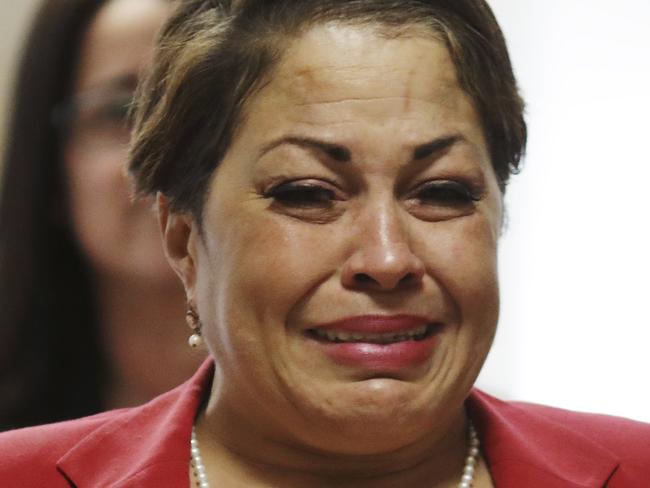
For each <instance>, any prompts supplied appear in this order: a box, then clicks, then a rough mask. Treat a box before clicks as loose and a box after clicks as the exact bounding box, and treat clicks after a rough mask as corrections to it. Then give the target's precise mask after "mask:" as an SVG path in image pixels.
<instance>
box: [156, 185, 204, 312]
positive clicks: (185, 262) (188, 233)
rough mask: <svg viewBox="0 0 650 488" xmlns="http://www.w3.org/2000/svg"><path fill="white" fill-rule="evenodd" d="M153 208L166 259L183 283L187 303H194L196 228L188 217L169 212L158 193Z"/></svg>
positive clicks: (164, 197) (167, 202)
mask: <svg viewBox="0 0 650 488" xmlns="http://www.w3.org/2000/svg"><path fill="white" fill-rule="evenodd" d="M156 206H157V208H158V223H159V225H160V232H161V234H162V239H163V248H164V250H165V256H166V257H167V261H168V262H169V264H170V266H171V267H172V268H173V270H174V271H175V272H176V274H177V275H178V277H179V278H180V279H181V281H182V282H183V286H184V287H185V294H186V296H187V300H188V302H190V301H193V300H194V291H195V286H196V262H197V259H196V258H197V249H196V242H197V238H198V226H197V225H196V223H195V221H194V218H193V217H191V216H190V215H188V214H186V213H177V212H171V211H170V207H169V199H168V198H167V197H166V196H164V195H163V194H162V193H160V192H159V193H158V194H157V195H156Z"/></svg>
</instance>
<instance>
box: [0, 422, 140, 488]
mask: <svg viewBox="0 0 650 488" xmlns="http://www.w3.org/2000/svg"><path fill="white" fill-rule="evenodd" d="M126 411H128V409H125V410H114V411H110V412H104V413H100V414H97V415H93V416H91V417H86V418H82V419H78V420H71V421H66V422H59V423H55V424H47V425H42V426H37V427H27V428H23V429H16V430H11V431H7V432H2V433H0V480H2V481H3V482H7V481H12V482H13V483H21V484H20V485H16V486H45V485H44V483H45V482H47V483H48V484H47V486H53V487H57V486H59V485H58V484H57V483H61V481H62V478H61V477H60V475H59V474H58V473H57V468H56V465H57V462H58V461H59V459H60V458H61V457H62V456H63V455H64V454H65V453H66V452H68V451H69V450H70V449H72V448H73V447H74V446H75V445H76V444H77V443H78V442H79V441H81V440H82V439H84V438H85V437H86V436H87V435H89V434H90V433H92V432H94V431H96V430H97V429H99V428H101V427H102V426H103V425H105V424H107V423H109V422H112V421H113V420H115V419H118V418H119V417H120V416H121V415H123V414H124V412H126ZM12 486H13V485H12ZM62 486H68V485H67V483H66V484H64V485H62Z"/></svg>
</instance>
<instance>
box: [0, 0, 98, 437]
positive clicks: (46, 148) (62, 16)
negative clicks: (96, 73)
mask: <svg viewBox="0 0 650 488" xmlns="http://www.w3.org/2000/svg"><path fill="white" fill-rule="evenodd" d="M104 3H105V0H67V1H65V2H62V1H60V0H49V1H46V2H44V4H43V5H42V7H41V8H40V11H39V12H38V14H37V17H36V19H35V21H34V23H33V25H32V29H31V33H30V36H29V38H28V41H27V43H26V46H25V48H24V52H23V57H22V64H21V66H20V68H19V73H18V78H17V83H16V93H15V97H14V101H15V104H14V107H13V113H12V116H11V122H10V126H9V133H8V138H7V141H8V144H7V149H6V154H5V156H4V177H3V179H2V183H3V185H2V186H3V188H2V192H1V194H0V430H2V429H7V428H13V427H20V426H25V425H33V424H38V423H44V422H51V421H55V420H61V419H66V418H73V417H79V416H81V415H85V414H89V413H93V412H96V411H98V410H100V408H101V406H102V398H101V391H102V387H103V384H104V382H103V378H104V370H105V367H104V364H105V361H104V356H103V349H102V347H101V345H100V337H99V327H98V326H97V316H96V311H95V303H94V300H95V298H94V296H93V294H92V287H91V286H90V284H91V283H90V276H89V266H88V265H87V263H86V262H84V258H83V256H82V253H81V252H80V250H79V249H78V248H77V244H76V241H75V238H74V236H73V234H72V230H71V228H70V225H69V223H68V221H67V220H68V219H67V217H66V215H67V203H66V202H65V198H66V197H65V193H66V192H65V188H64V180H63V176H62V163H61V140H60V138H59V137H58V134H57V133H56V131H55V130H54V128H53V126H52V124H51V123H50V122H51V115H52V113H53V109H54V107H55V106H57V105H58V104H60V103H61V102H62V101H64V100H65V99H66V98H67V97H68V96H69V94H70V91H71V86H72V80H73V78H74V76H75V74H76V73H75V72H76V64H77V57H78V51H79V45H80V42H81V39H82V36H83V35H84V34H85V32H86V28H87V27H88V25H89V24H90V22H91V20H92V18H93V17H94V15H95V13H96V12H97V10H98V9H99V8H100V7H101V6H102V5H103V4H104Z"/></svg>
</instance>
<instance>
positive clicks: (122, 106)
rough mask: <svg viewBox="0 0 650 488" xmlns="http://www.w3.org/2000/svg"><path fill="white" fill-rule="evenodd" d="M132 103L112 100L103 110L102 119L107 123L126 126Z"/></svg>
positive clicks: (128, 100)
mask: <svg viewBox="0 0 650 488" xmlns="http://www.w3.org/2000/svg"><path fill="white" fill-rule="evenodd" d="M130 102H131V99H119V100H112V101H111V102H110V103H107V104H106V105H105V106H103V107H102V108H101V110H100V116H101V118H102V119H103V120H104V121H106V122H110V123H115V124H124V125H126V124H127V123H128V116H129V109H130V106H131V105H130Z"/></svg>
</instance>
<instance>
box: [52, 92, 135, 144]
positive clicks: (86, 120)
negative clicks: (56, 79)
mask: <svg viewBox="0 0 650 488" xmlns="http://www.w3.org/2000/svg"><path fill="white" fill-rule="evenodd" d="M133 85H134V84H133V83H131V84H126V83H123V82H114V83H109V84H107V85H105V86H99V87H95V88H91V89H88V90H86V91H83V92H80V93H78V94H76V95H75V96H73V97H72V98H71V99H70V100H68V101H67V102H64V103H63V104H61V105H59V106H57V107H56V108H55V110H54V111H53V112H52V122H53V124H54V126H55V127H56V129H57V130H58V131H59V132H60V133H61V134H62V136H63V137H64V138H65V139H66V140H67V141H68V142H70V143H75V144H87V145H89V146H90V147H93V148H98V149H101V150H107V149H108V150H110V149H113V148H114V149H120V150H122V149H124V147H126V145H127V144H128V142H129V137H130V131H131V126H130V121H129V111H130V108H131V105H132V103H133V94H134V86H133Z"/></svg>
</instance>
